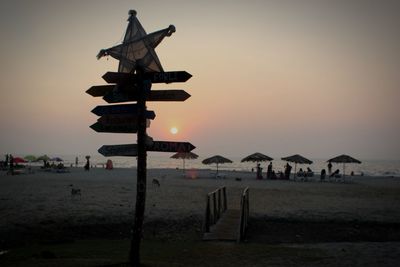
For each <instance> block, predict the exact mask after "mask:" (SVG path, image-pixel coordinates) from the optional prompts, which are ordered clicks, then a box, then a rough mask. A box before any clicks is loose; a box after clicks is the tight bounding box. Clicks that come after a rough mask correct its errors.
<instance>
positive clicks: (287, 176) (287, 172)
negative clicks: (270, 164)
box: [285, 163, 292, 180]
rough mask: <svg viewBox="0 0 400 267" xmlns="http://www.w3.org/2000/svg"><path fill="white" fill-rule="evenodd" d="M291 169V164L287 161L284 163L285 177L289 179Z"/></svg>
mask: <svg viewBox="0 0 400 267" xmlns="http://www.w3.org/2000/svg"><path fill="white" fill-rule="evenodd" d="M291 171H292V166H290V165H289V163H286V165H285V179H287V180H289V179H290V172H291Z"/></svg>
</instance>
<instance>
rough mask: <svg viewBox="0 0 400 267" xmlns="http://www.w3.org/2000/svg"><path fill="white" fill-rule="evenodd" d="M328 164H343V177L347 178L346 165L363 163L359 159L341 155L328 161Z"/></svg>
mask: <svg viewBox="0 0 400 267" xmlns="http://www.w3.org/2000/svg"><path fill="white" fill-rule="evenodd" d="M327 162H334V163H343V177H344V176H345V164H346V163H357V164H361V161H359V160H358V159H355V158H352V157H350V156H348V155H344V154H343V155H340V156H337V157H334V158H331V159H330V160H328V161H327Z"/></svg>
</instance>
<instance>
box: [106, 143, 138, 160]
mask: <svg viewBox="0 0 400 267" xmlns="http://www.w3.org/2000/svg"><path fill="white" fill-rule="evenodd" d="M98 152H99V153H100V154H102V155H103V156H105V157H113V156H125V157H136V156H137V155H138V152H137V145H136V144H127V145H111V146H108V145H104V146H102V147H100V148H99V150H98Z"/></svg>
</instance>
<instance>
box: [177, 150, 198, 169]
mask: <svg viewBox="0 0 400 267" xmlns="http://www.w3.org/2000/svg"><path fill="white" fill-rule="evenodd" d="M198 157H199V156H198V155H197V154H195V153H193V152H178V153H176V154H174V155H172V156H171V158H172V159H183V171H185V160H186V159H197V158H198Z"/></svg>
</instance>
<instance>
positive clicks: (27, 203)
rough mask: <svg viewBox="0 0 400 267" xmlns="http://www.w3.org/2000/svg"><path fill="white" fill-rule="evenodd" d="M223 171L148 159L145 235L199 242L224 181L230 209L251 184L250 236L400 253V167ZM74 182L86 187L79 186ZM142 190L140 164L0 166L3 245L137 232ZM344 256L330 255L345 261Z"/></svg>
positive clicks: (330, 249)
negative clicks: (399, 171) (361, 172)
mask: <svg viewBox="0 0 400 267" xmlns="http://www.w3.org/2000/svg"><path fill="white" fill-rule="evenodd" d="M222 176H223V178H219V179H216V178H215V170H211V169H202V170H199V169H191V170H187V171H186V172H185V173H184V172H183V171H182V170H178V169H149V170H148V177H147V198H146V211H145V228H144V240H146V239H157V240H169V241H171V240H172V241H173V240H186V239H190V240H197V241H199V242H201V241H200V240H201V236H202V223H203V217H204V212H205V205H206V202H205V200H206V195H207V193H209V192H211V191H213V190H215V189H216V188H218V187H221V186H225V187H226V188H227V198H228V209H229V208H238V207H239V203H240V198H239V196H240V194H241V192H242V190H243V189H244V188H245V187H249V190H250V222H249V223H250V226H249V230H248V235H247V237H246V241H245V243H246V244H253V243H256V244H266V245H268V246H270V245H274V244H287V246H290V247H298V246H301V247H303V248H306V247H315V246H317V247H318V248H319V249H322V250H325V251H326V253H328V254H329V253H331V254H332V255H336V256H337V257H339V256H338V255H337V254H335V253H336V252H337V251H339V252H337V253H341V254H343V255H342V256H343V257H344V258H343V260H347V261H350V262H351V260H350V258H352V257H354V256H355V255H352V253H353V252H352V251H354V253H361V252H360V251H364V252H365V251H369V253H370V254H369V255H371V256H367V255H364V254H366V253H364V252H363V253H362V254H363V255H364V256H363V257H365V259H362V260H359V261H357V262H356V263H358V262H361V263H362V262H364V263H365V264H367V266H374V265H368V264H371V263H372V262H371V259H369V258H368V257H371V258H373V257H374V256H375V258H376V257H378V258H379V260H380V261H381V263H382V264H383V265H381V266H395V265H394V263H396V262H399V261H400V249H399V247H400V246H399V244H400V209H399V208H400V178H399V177H369V176H352V177H350V176H348V177H346V180H345V182H334V181H331V182H329V181H325V182H320V181H319V177H313V178H311V179H309V180H308V181H306V182H305V181H292V180H290V181H287V180H256V179H255V173H252V172H239V171H223V173H222ZM237 178H240V179H237ZM153 179H157V181H159V184H160V186H158V185H156V184H154V183H153V182H152V181H153ZM72 188H74V189H80V190H81V191H80V192H81V194H80V195H71V189H72ZM135 192H136V169H135V168H121V169H120V168H116V169H113V170H105V169H103V168H92V169H91V170H90V171H84V170H83V168H68V172H66V173H56V172H54V171H53V172H47V171H43V170H41V169H40V168H34V169H33V173H26V174H20V175H14V176H11V175H7V174H6V172H1V173H0V211H1V215H2V216H1V217H0V229H1V230H0V237H1V240H0V242H1V243H0V246H1V247H0V249H1V250H10V249H12V248H15V247H20V246H23V245H26V244H30V243H32V242H36V241H38V240H42V241H43V240H68V239H74V240H75V239H88V238H89V239H90V238H99V237H101V238H105V237H106V238H113V239H129V232H130V226H131V222H132V220H133V214H134V206H135V201H136V199H135V195H136V193H135ZM395 247H397V248H395ZM361 248H362V249H361ZM342 249H344V250H343V251H342ZM356 251H358V252H356ZM371 253H372V254H371ZM374 253H375V254H374ZM385 253H388V256H387V257H386V258H385V259H384V258H381V257H383V256H382V255H385ZM336 256H332V257H333V258H329V260H325V261H322V262H323V263H324V264H326V263H327V264H328V265H329V264H331V265H330V266H344V265H340V262H336V261H335V257H336ZM342 256H340V257H342ZM0 259H1V258H0ZM373 262H374V261H373ZM319 263H321V262H319ZM336 263H337V264H338V265H335V264H336ZM349 264H350V263H349ZM352 264H353V266H354V262H352ZM289 265H290V264H289ZM356 265H357V264H356ZM260 266H262V265H260ZM276 266H279V264H277V265H276ZM282 266H283V265H282ZM310 266H311V265H310ZM315 266H318V264H316V265H315ZM360 266H361V265H360Z"/></svg>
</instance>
